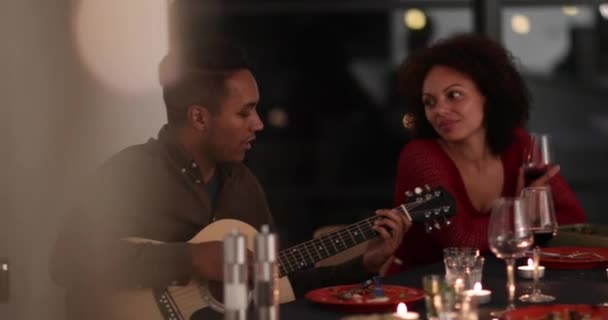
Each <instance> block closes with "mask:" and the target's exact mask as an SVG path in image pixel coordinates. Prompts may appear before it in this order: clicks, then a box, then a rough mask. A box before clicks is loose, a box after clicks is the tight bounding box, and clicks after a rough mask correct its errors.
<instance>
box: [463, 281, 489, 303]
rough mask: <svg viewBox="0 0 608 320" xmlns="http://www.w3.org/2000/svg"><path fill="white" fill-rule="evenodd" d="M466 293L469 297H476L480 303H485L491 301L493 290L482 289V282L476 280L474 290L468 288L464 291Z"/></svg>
mask: <svg viewBox="0 0 608 320" xmlns="http://www.w3.org/2000/svg"><path fill="white" fill-rule="evenodd" d="M464 294H465V295H467V296H469V297H476V298H477V303H479V304H485V303H488V302H490V297H491V295H492V291H490V290H484V289H482V288H481V283H479V282H476V283H475V285H474V286H473V290H466V291H464Z"/></svg>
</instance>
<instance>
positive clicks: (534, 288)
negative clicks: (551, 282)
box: [532, 246, 540, 296]
mask: <svg viewBox="0 0 608 320" xmlns="http://www.w3.org/2000/svg"><path fill="white" fill-rule="evenodd" d="M532 259H533V260H534V270H533V272H532V274H533V275H534V283H533V285H532V296H536V295H538V294H540V289H539V288H538V276H539V271H538V261H539V259H540V248H539V247H538V246H536V247H534V249H532Z"/></svg>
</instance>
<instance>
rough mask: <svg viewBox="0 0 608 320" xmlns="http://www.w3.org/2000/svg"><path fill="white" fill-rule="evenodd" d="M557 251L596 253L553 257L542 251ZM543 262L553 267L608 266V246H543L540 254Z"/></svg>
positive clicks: (563, 252)
mask: <svg viewBox="0 0 608 320" xmlns="http://www.w3.org/2000/svg"><path fill="white" fill-rule="evenodd" d="M543 252H544V253H556V254H560V255H562V256H566V255H572V254H576V253H581V252H585V253H587V252H588V253H594V254H596V255H598V256H595V255H592V254H585V255H581V256H576V257H572V258H568V257H552V256H548V255H543V254H542V253H543ZM540 261H541V264H542V265H543V266H545V267H547V268H553V269H592V268H600V267H608V248H588V247H551V248H542V249H541V255H540Z"/></svg>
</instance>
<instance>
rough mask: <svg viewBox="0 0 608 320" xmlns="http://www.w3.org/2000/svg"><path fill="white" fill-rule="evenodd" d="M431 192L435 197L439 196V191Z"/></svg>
mask: <svg viewBox="0 0 608 320" xmlns="http://www.w3.org/2000/svg"><path fill="white" fill-rule="evenodd" d="M433 194H434V195H435V197H439V196H440V195H441V191H439V190H435V192H433Z"/></svg>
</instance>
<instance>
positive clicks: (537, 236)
mask: <svg viewBox="0 0 608 320" xmlns="http://www.w3.org/2000/svg"><path fill="white" fill-rule="evenodd" d="M553 236H554V233H553V232H551V231H536V232H534V244H535V245H537V246H539V247H544V246H545V245H546V244H547V243H548V242H549V240H551V239H553Z"/></svg>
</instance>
